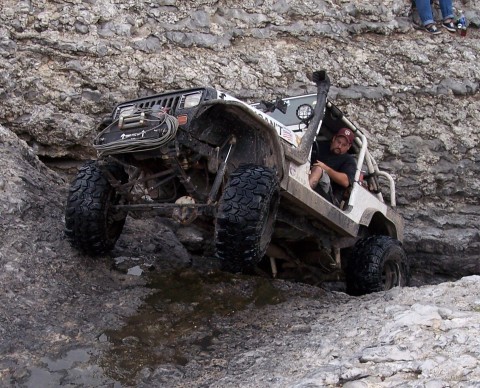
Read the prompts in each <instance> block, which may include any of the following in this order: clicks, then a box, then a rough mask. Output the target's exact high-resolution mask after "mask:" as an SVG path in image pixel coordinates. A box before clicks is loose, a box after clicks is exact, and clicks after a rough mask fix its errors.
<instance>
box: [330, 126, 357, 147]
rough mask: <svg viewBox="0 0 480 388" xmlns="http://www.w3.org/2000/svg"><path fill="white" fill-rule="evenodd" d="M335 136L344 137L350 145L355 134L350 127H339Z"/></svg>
mask: <svg viewBox="0 0 480 388" xmlns="http://www.w3.org/2000/svg"><path fill="white" fill-rule="evenodd" d="M335 136H343V137H345V138H346V139H347V141H348V144H350V145H352V144H353V139H355V135H354V134H353V131H352V130H351V129H350V128H341V129H340V130H339V131H338V132H337V134H336V135H335Z"/></svg>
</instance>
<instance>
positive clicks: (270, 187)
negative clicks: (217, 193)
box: [215, 165, 280, 273]
mask: <svg viewBox="0 0 480 388" xmlns="http://www.w3.org/2000/svg"><path fill="white" fill-rule="evenodd" d="M279 198H280V197H279V184H278V178H277V176H276V174H275V172H274V171H273V170H272V169H270V168H267V167H263V166H257V165H244V166H240V167H239V168H238V169H237V170H236V171H235V172H234V173H232V174H231V175H230V178H229V181H228V182H227V184H226V187H225V190H224V192H223V194H222V197H221V199H220V202H219V206H218V211H217V218H216V223H215V247H216V251H217V257H218V258H219V259H221V260H222V268H223V269H224V270H225V271H228V272H234V273H237V272H242V273H250V272H251V271H252V270H253V268H254V267H255V265H256V264H258V263H259V262H260V260H261V259H262V258H263V256H264V255H265V252H266V250H267V247H268V244H269V243H270V240H271V237H272V233H273V226H274V223H275V218H276V215H277V210H278V203H279Z"/></svg>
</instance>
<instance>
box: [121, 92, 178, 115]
mask: <svg viewBox="0 0 480 388" xmlns="http://www.w3.org/2000/svg"><path fill="white" fill-rule="evenodd" d="M181 97H182V94H176V95H175V94H169V95H163V96H152V97H147V98H142V99H141V100H137V101H130V102H128V103H125V104H121V105H118V106H117V109H116V110H115V116H114V120H116V119H118V116H119V115H120V112H121V110H122V109H125V108H128V107H135V108H136V109H147V110H154V111H155V110H160V109H162V108H163V109H165V110H166V111H167V112H168V113H169V114H174V113H175V108H176V107H177V106H178V102H179V101H180V98H181Z"/></svg>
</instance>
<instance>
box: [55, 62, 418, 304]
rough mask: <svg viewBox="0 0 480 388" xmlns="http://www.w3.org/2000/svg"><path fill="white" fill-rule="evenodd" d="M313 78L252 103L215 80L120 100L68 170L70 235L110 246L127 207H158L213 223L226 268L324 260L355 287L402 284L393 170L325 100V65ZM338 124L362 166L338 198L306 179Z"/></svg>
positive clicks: (280, 269)
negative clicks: (290, 91)
mask: <svg viewBox="0 0 480 388" xmlns="http://www.w3.org/2000/svg"><path fill="white" fill-rule="evenodd" d="M312 79H313V82H315V83H316V86H317V94H315V95H305V96H297V97H290V98H283V99H281V98H277V100H276V101H274V102H266V101H263V102H261V103H259V104H254V105H250V104H247V103H245V102H242V101H240V100H238V99H236V98H234V97H232V96H230V95H228V94H227V93H225V92H223V91H218V90H216V89H213V88H210V87H204V88H195V89H188V90H180V91H175V92H169V93H163V94H158V95H154V96H149V97H145V98H140V99H137V100H133V101H127V102H124V103H121V104H119V105H118V106H117V107H116V108H115V109H114V111H113V112H112V114H111V115H110V116H109V117H108V118H107V119H106V120H105V121H104V122H103V123H102V125H101V127H100V128H99V130H100V133H99V134H98V136H97V137H96V139H95V143H94V146H95V147H96V149H97V152H98V159H97V160H96V161H89V162H87V163H86V164H85V165H84V166H83V167H82V168H81V169H80V171H79V173H78V175H77V177H76V178H75V180H74V181H73V182H72V185H71V188H70V192H69V196H68V200H67V208H66V215H65V219H66V235H67V237H68V238H69V240H70V241H71V242H72V244H73V245H74V246H76V247H77V248H79V249H81V250H82V251H85V252H87V253H89V254H92V255H98V254H103V253H105V252H107V251H109V250H111V249H112V248H113V246H114V245H115V242H116V240H117V239H118V237H119V236H120V234H121V232H122V228H123V225H124V222H125V219H126V217H127V215H128V214H132V215H135V216H138V217H145V216H148V215H162V216H167V217H171V218H173V219H175V220H176V221H178V222H180V223H182V224H189V223H201V224H202V225H203V226H205V225H210V226H211V228H212V230H213V235H214V241H215V249H216V252H215V255H216V256H217V257H218V259H219V260H221V261H222V264H223V267H224V269H225V270H227V271H231V272H244V273H249V272H252V271H253V270H254V269H255V268H256V267H257V266H258V265H259V264H260V263H261V262H265V261H266V262H267V263H268V266H269V268H270V269H271V274H272V275H273V276H276V277H285V278H289V276H291V273H292V271H295V270H298V269H299V268H301V270H302V271H307V272H308V271H315V272H320V273H321V277H322V279H323V280H324V281H332V280H333V281H338V280H342V281H345V283H346V288H347V292H349V293H350V294H355V295H360V294H365V293H370V292H375V291H380V290H384V289H390V288H392V287H395V286H404V285H406V284H407V283H408V278H409V265H408V260H407V257H406V255H405V252H404V251H403V248H402V245H401V242H402V240H403V221H402V219H401V217H400V216H399V215H398V214H397V212H396V211H395V210H394V208H395V185H394V181H393V178H392V177H391V176H390V175H389V174H388V173H386V172H384V171H381V170H380V169H379V167H378V165H377V163H376V162H375V160H374V158H373V157H372V155H371V154H370V152H369V151H368V148H367V138H366V136H365V135H364V134H363V133H362V132H361V130H359V129H358V128H357V127H356V126H355V125H354V124H353V123H351V122H350V121H349V120H348V119H347V118H346V117H345V115H344V114H343V113H342V112H341V111H340V110H339V109H338V108H337V107H336V106H335V105H334V104H333V103H332V102H331V101H329V100H328V98H327V95H328V90H329V87H330V80H329V78H328V76H327V75H326V72H325V71H318V72H314V73H313V77H312ZM342 127H348V128H350V129H351V130H352V131H353V132H354V134H355V141H354V144H353V146H352V148H351V152H352V154H353V155H354V156H355V159H356V161H357V171H356V175H355V182H354V183H353V185H352V186H351V187H349V189H348V190H347V192H346V193H345V195H344V198H343V201H342V203H341V204H340V205H339V206H336V205H334V204H332V203H331V202H329V201H328V200H326V199H325V198H323V197H322V196H320V195H319V194H317V193H316V192H315V191H313V190H312V189H311V188H310V185H309V182H308V174H309V171H310V165H311V160H310V158H311V154H312V148H314V147H315V144H316V142H317V141H318V140H320V139H325V140H329V139H331V138H332V137H333V136H334V135H335V133H336V132H337V131H338V130H339V129H340V128H342ZM381 181H386V185H385V187H382V186H381V184H380V183H381ZM382 190H383V191H384V192H385V193H382ZM384 195H385V196H386V197H388V198H389V202H388V203H387V202H386V201H385V200H384Z"/></svg>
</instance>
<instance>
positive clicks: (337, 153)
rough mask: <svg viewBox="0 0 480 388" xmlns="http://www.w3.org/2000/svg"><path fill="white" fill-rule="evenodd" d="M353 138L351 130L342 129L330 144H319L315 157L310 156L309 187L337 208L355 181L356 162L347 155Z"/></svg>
mask: <svg viewBox="0 0 480 388" xmlns="http://www.w3.org/2000/svg"><path fill="white" fill-rule="evenodd" d="M354 138H355V135H354V134H353V132H352V130H350V129H348V128H342V129H340V130H339V131H338V132H337V134H336V135H335V136H334V137H333V139H332V141H331V142H330V143H328V142H319V143H318V148H317V150H318V151H317V153H316V155H312V162H313V163H312V169H311V171H310V177H309V183H310V187H311V188H312V189H313V190H315V191H316V192H317V193H319V194H320V195H321V196H322V197H324V198H326V199H328V200H329V201H330V202H332V203H334V204H335V205H337V206H338V204H339V203H340V202H341V200H342V196H343V193H344V192H345V189H346V188H348V187H349V186H350V185H352V184H353V180H354V179H355V171H356V169H357V162H356V161H355V158H354V157H353V156H352V155H351V154H349V153H348V150H349V149H350V147H351V146H352V143H353V140H354Z"/></svg>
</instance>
